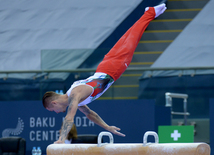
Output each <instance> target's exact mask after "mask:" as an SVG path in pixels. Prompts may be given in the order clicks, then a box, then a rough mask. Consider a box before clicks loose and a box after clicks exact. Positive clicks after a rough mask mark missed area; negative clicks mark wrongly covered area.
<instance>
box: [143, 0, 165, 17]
mask: <svg viewBox="0 0 214 155" xmlns="http://www.w3.org/2000/svg"><path fill="white" fill-rule="evenodd" d="M154 9H155V14H156V15H155V18H156V17H158V16H160V15H161V14H162V13H164V11H165V10H166V4H164V3H163V4H160V5H157V6H155V7H154ZM147 10H149V7H146V8H145V11H147Z"/></svg>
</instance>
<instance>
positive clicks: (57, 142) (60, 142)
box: [54, 140, 64, 144]
mask: <svg viewBox="0 0 214 155" xmlns="http://www.w3.org/2000/svg"><path fill="white" fill-rule="evenodd" d="M54 144H64V142H63V141H61V140H58V141H55V142H54Z"/></svg>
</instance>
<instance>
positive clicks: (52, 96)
mask: <svg viewBox="0 0 214 155" xmlns="http://www.w3.org/2000/svg"><path fill="white" fill-rule="evenodd" d="M58 96H59V94H57V93H55V92H54V91H49V92H46V93H45V94H44V96H43V98H42V103H43V106H44V107H45V108H47V107H49V105H50V103H51V101H53V100H55V99H56V98H57V97H58Z"/></svg>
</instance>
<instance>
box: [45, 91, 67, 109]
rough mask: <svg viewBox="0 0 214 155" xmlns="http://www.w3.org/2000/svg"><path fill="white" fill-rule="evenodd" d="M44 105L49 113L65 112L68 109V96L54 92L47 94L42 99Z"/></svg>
mask: <svg viewBox="0 0 214 155" xmlns="http://www.w3.org/2000/svg"><path fill="white" fill-rule="evenodd" d="M42 103H43V106H44V107H45V109H47V110H48V111H54V112H56V113H60V112H65V111H66V108H67V99H66V94H64V95H61V94H57V93H55V92H53V91H49V92H46V93H45V94H44V96H43V98H42Z"/></svg>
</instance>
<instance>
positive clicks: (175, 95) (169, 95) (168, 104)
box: [165, 92, 190, 125]
mask: <svg viewBox="0 0 214 155" xmlns="http://www.w3.org/2000/svg"><path fill="white" fill-rule="evenodd" d="M165 98H166V105H165V106H166V107H171V119H172V115H184V125H187V116H188V115H190V113H188V112H187V98H188V95H187V94H178V93H169V92H167V93H165ZM172 98H181V99H184V102H183V103H184V107H183V108H184V112H174V111H172Z"/></svg>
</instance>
